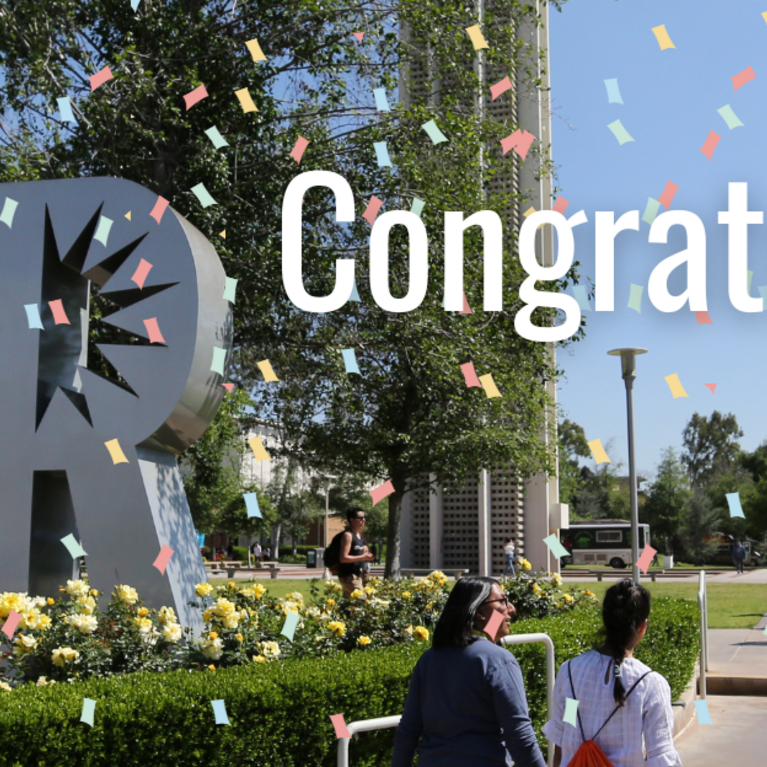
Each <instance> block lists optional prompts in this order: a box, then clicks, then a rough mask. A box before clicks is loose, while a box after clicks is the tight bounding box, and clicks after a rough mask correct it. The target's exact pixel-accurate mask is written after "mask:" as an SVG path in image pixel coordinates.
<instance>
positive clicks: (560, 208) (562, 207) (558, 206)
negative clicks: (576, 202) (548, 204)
mask: <svg viewBox="0 0 767 767" xmlns="http://www.w3.org/2000/svg"><path fill="white" fill-rule="evenodd" d="M569 204H570V200H566V199H565V198H564V197H562V196H561V195H560V196H559V197H557V201H556V202H555V203H554V207H553V208H552V210H553V211H556V212H557V213H561V214H562V215H563V216H564V215H565V211H566V210H567V206H568V205H569Z"/></svg>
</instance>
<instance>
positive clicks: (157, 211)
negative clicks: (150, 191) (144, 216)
mask: <svg viewBox="0 0 767 767" xmlns="http://www.w3.org/2000/svg"><path fill="white" fill-rule="evenodd" d="M167 207H168V201H167V200H166V199H165V198H164V197H158V198H157V202H156V203H155V204H154V208H152V212H151V213H150V214H149V215H150V216H151V217H152V218H153V219H154V220H155V221H156V222H157V223H158V224H159V223H160V221H161V219H162V214H163V213H165V208H167Z"/></svg>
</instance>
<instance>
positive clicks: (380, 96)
mask: <svg viewBox="0 0 767 767" xmlns="http://www.w3.org/2000/svg"><path fill="white" fill-rule="evenodd" d="M373 96H375V100H376V109H377V110H378V111H379V112H391V108H390V107H389V100H388V99H387V98H386V88H375V89H374V90H373Z"/></svg>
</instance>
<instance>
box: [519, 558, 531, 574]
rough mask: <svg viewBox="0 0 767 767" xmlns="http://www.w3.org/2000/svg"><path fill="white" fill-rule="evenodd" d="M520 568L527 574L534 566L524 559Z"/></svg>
mask: <svg viewBox="0 0 767 767" xmlns="http://www.w3.org/2000/svg"><path fill="white" fill-rule="evenodd" d="M520 566H521V568H522V569H523V570H524V571H525V572H528V571H529V570H532V569H533V566H532V565H531V564H530V563H529V562H528V561H527V560H526V559H523V560H522V562H520Z"/></svg>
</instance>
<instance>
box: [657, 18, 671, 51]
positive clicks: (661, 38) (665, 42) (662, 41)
mask: <svg viewBox="0 0 767 767" xmlns="http://www.w3.org/2000/svg"><path fill="white" fill-rule="evenodd" d="M652 32H653V34H654V35H655V37H656V39H657V40H658V45H660V49H661V50H662V51H665V50H666V48H676V46H675V45H674V43H672V42H671V38H670V37H669V36H668V32H666V25H665V24H661V25H660V26H659V27H653V28H652Z"/></svg>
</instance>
